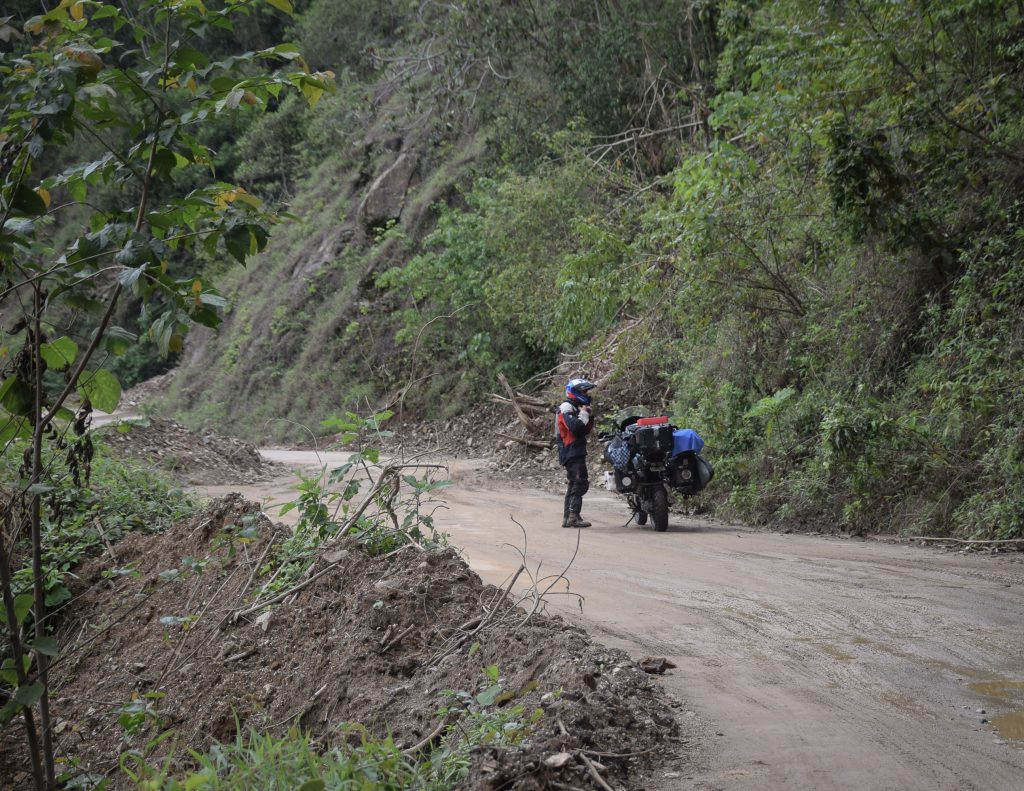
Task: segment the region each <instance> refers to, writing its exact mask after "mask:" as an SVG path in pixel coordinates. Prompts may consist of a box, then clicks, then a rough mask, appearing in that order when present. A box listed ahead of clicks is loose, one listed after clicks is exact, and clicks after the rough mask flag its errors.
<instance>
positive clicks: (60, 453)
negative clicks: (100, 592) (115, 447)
mask: <svg viewBox="0 0 1024 791" xmlns="http://www.w3.org/2000/svg"><path fill="white" fill-rule="evenodd" d="M269 5H270V6H272V7H273V8H275V9H278V10H279V11H280V10H283V11H290V10H291V8H292V4H291V3H290V2H286V1H285V0H270V1H269ZM254 8H255V5H254V4H253V3H249V2H239V1H238V0H226V2H224V3H216V4H211V5H210V6H209V7H207V5H206V4H204V3H202V2H198V0H195V1H191V0H189V1H186V2H178V1H177V0H173V1H172V0H145V2H140V3H135V4H132V7H131V8H130V9H129V8H127V7H123V6H116V5H111V4H107V3H102V2H92V0H61V2H60V3H58V4H56V5H55V6H54V7H53V8H47V7H46V5H45V4H43V5H42V7H41V8H40V9H38V10H39V13H36V14H35V15H33V16H29V14H30V13H31V10H30V9H29V6H28V4H26V3H21V2H19V3H17V4H16V5H15V7H14V9H13V10H14V12H15V13H16V14H17V15H18V17H19V18H18V20H17V23H16V24H12V23H13V22H15V16H14V15H9V16H5V17H3V18H2V19H0V41H2V42H3V43H4V46H3V50H2V59H0V76H2V77H3V81H2V88H0V108H2V111H3V112H2V114H0V118H2V121H0V263H2V270H0V271H2V273H3V280H2V282H0V289H2V290H0V315H2V317H3V319H4V322H5V324H6V327H5V329H6V330H7V333H6V337H7V340H6V341H5V342H4V344H3V345H2V346H0V458H2V460H3V465H4V467H5V468H7V469H8V470H10V469H15V468H16V469H17V471H18V476H17V484H15V485H14V486H13V487H12V488H11V489H10V490H9V491H5V493H4V503H3V506H2V511H0V515H2V531H0V591H2V598H3V610H2V611H3V623H4V629H3V632H2V638H3V660H4V678H3V692H4V698H5V704H4V706H3V708H2V710H0V722H2V723H3V724H5V725H6V724H7V722H9V721H10V720H11V719H12V718H13V717H14V716H16V715H18V714H20V715H21V718H22V719H23V721H24V727H25V734H26V739H27V743H28V747H29V751H30V754H31V760H32V775H33V782H34V785H35V787H36V788H38V789H42V788H52V787H54V786H55V784H56V782H57V779H56V768H55V761H54V745H53V738H52V722H51V718H50V713H49V694H48V690H49V678H48V670H47V669H48V666H49V659H50V658H51V657H52V656H54V655H55V654H56V645H55V643H54V641H53V638H52V637H51V636H50V633H49V622H48V609H49V608H50V607H52V606H53V605H54V604H56V603H58V602H59V601H60V600H61V598H62V597H63V596H65V592H64V591H63V590H62V584H61V577H62V575H63V573H65V572H66V571H67V569H68V568H69V566H70V564H71V563H73V562H74V561H75V560H76V559H77V557H78V556H79V555H80V552H81V551H84V549H85V548H86V546H87V544H88V539H87V538H85V537H83V536H82V535H81V534H82V525H81V524H80V523H79V522H78V521H77V520H78V518H79V517H80V515H82V514H86V515H88V514H89V511H90V507H89V502H88V497H89V496H90V495H89V494H88V490H87V488H85V487H87V486H88V483H89V480H90V473H91V462H92V458H93V452H94V448H93V443H92V439H91V432H90V431H89V421H90V415H91V413H92V410H93V409H94V408H95V409H99V410H101V411H104V412H113V411H114V410H115V409H116V407H117V405H118V403H119V401H120V397H121V381H120V380H119V379H118V377H117V375H116V374H115V373H114V372H113V370H112V369H113V368H114V367H115V366H113V365H112V364H111V361H112V359H114V358H117V357H120V356H122V355H125V354H126V353H128V352H129V351H131V350H133V349H134V351H135V359H134V360H131V361H130V362H129V361H128V359H127V358H126V360H125V361H124V364H123V365H122V366H121V367H120V370H121V372H122V373H126V372H128V373H130V374H139V373H141V371H143V370H144V369H145V367H146V366H145V363H146V358H147V357H149V354H148V353H147V352H145V351H142V352H141V353H140V347H141V344H140V341H139V333H138V332H135V331H133V329H132V326H134V327H135V328H136V329H138V330H141V331H142V332H144V333H145V335H146V337H147V338H148V340H149V341H150V342H151V346H150V348H151V349H153V350H156V351H158V352H159V353H160V354H162V355H164V356H167V355H169V354H173V353H178V352H180V351H181V349H182V343H183V338H184V335H185V333H186V332H187V330H188V328H189V327H190V326H191V325H192V324H193V323H195V324H201V325H204V326H207V327H215V326H217V324H218V323H219V322H220V316H219V313H218V310H219V308H221V307H223V306H224V304H225V303H224V299H223V297H222V296H221V294H220V293H219V292H218V291H217V290H216V289H215V288H214V287H213V286H212V285H211V283H210V282H209V279H208V276H207V272H206V271H205V270H206V266H205V264H206V262H209V261H214V260H216V261H225V260H227V259H229V258H230V259H234V260H235V261H236V262H238V263H240V264H244V263H245V262H246V259H248V258H250V257H251V256H253V255H255V254H256V253H258V252H259V251H260V250H262V249H263V248H264V247H265V246H266V243H267V239H268V235H269V228H270V226H271V225H272V224H274V223H275V222H276V221H277V219H278V218H277V217H276V216H275V215H274V214H272V213H270V212H268V211H266V210H265V209H264V208H263V204H262V201H261V200H260V199H258V198H257V197H255V196H254V195H252V194H250V193H249V192H247V191H246V190H244V189H242V188H240V187H236V186H234V185H232V184H230V183H227V182H225V181H223V180H222V179H221V178H219V177H218V174H217V167H218V165H220V166H222V167H223V166H226V165H227V164H229V163H230V162H231V161H232V156H231V155H230V151H229V150H224V151H221V152H218V151H216V150H214V149H213V148H211V146H210V145H209V144H208V143H209V138H210V137H211V136H212V137H213V138H217V137H219V138H220V139H221V140H225V139H226V138H227V137H228V136H229V135H230V130H231V129H232V122H231V120H229V119H231V118H232V117H235V116H238V115H241V114H251V113H254V112H255V111H256V108H265V107H267V106H269V105H270V104H272V103H274V104H276V103H277V102H278V101H279V100H280V99H281V98H282V97H283V96H285V95H286V94H287V93H288V92H289V91H290V90H291V89H295V90H296V91H297V92H301V93H302V95H303V96H304V97H305V98H306V100H307V102H308V103H309V104H310V105H315V104H316V102H317V101H318V99H319V98H320V96H321V95H323V94H324V92H325V91H327V90H329V89H330V88H331V86H332V81H331V77H330V75H329V74H321V73H311V72H310V70H309V68H308V66H306V65H305V64H304V63H302V61H301V57H300V55H299V52H298V51H297V50H296V49H295V48H294V47H293V46H290V45H283V44H282V45H268V46H262V47H259V48H257V49H253V50H250V51H245V50H244V48H239V47H237V46H231V42H230V37H231V36H232V31H233V29H234V28H233V20H235V19H238V18H246V17H248V16H251V15H252V13H253V10H254ZM273 13H277V12H273ZM235 44H237V42H235ZM197 47H204V48H205V50H206V51H205V52H204V51H202V50H200V49H198V48H197ZM239 49H241V50H242V51H238V50H239ZM293 63H295V64H297V65H296V68H297V70H296V71H292V72H290V73H289V72H279V71H276V70H273V68H274V67H275V66H280V65H287V64H293ZM226 148H228V147H226ZM222 154H223V155H225V156H222ZM205 171H209V173H207V172H205ZM211 268H215V267H211ZM126 309H127V310H129V311H132V312H134V311H136V310H137V311H138V312H140V314H141V315H140V318H139V319H138V320H136V321H133V322H132V323H131V325H130V326H122V325H120V324H119V323H118V320H119V318H118V317H119V316H120V315H122V314H123V313H124V311H125V310H126ZM72 408H74V410H75V411H72ZM26 444H27V448H26V447H25V445H26ZM23 449H24V453H19V451H21V450H23ZM15 454H18V455H15ZM60 458H63V462H62V463H58V462H57V460H58V459H60ZM68 486H71V487H74V489H80V490H81V493H80V494H78V495H75V494H71V495H68V494H66V490H67V487H68ZM144 489H145V487H142V490H140V494H141V493H142V492H143V491H144ZM55 492H56V493H57V494H55ZM108 499H109V501H110V502H109V503H104V504H103V506H102V507H101V510H102V508H107V507H110V508H116V505H117V503H116V500H117V499H118V498H117V497H116V496H114V495H113V494H111V495H109V496H108ZM111 513H113V512H111ZM102 515H103V516H106V515H107V514H102ZM95 516H96V515H95V514H93V517H94V518H95ZM66 517H73V518H72V519H71V520H70V521H68V522H67V523H66V522H65V518H66ZM112 522H113V523H112V524H111V530H112V531H113V532H115V533H116V532H120V531H121V529H122V526H121V525H119V524H117V520H116V519H113V520H112ZM89 529H92V528H91V526H90V527H89ZM101 529H103V528H97V531H99V530H101ZM26 546H27V548H26ZM23 558H27V561H26V563H24V564H22V562H21V561H22V559H23ZM22 565H26V566H27V568H28V571H27V572H24V573H23V574H22V576H21V577H19V576H18V575H17V574H16V572H17V570H18V568H19V567H21V566H22ZM26 582H27V583H29V587H30V591H22V590H21V589H20V587H19V586H20V585H23V584H25V583H26ZM29 601H30V602H31V612H32V618H31V619H28V607H27V606H26V604H25V603H26V602H29ZM29 627H31V630H30V628H29ZM37 715H38V727H37V722H36V716H37Z"/></svg>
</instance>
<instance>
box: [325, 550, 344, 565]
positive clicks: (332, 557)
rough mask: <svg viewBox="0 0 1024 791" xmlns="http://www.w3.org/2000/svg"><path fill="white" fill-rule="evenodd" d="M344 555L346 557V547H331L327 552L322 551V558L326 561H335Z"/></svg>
mask: <svg viewBox="0 0 1024 791" xmlns="http://www.w3.org/2000/svg"><path fill="white" fill-rule="evenodd" d="M346 557H348V550H347V549H332V550H331V551H329V552H324V560H325V561H327V562H328V563H337V562H338V561H340V560H342V559H343V558H346Z"/></svg>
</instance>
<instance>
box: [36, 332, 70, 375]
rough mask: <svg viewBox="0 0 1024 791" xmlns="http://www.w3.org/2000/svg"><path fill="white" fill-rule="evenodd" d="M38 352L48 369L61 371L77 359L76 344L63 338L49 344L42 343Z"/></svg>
mask: <svg viewBox="0 0 1024 791" xmlns="http://www.w3.org/2000/svg"><path fill="white" fill-rule="evenodd" d="M39 352H40V354H42V355H43V359H44V360H45V361H46V364H47V365H48V366H49V367H50V368H54V369H56V370H58V371H61V370H63V369H65V368H67V367H68V366H69V365H71V363H73V362H74V361H75V358H76V357H78V344H77V343H75V342H74V341H73V340H71V338H68V337H67V336H65V337H63V338H57V340H55V341H51V342H50V343H44V344H43V345H42V346H41V347H40V349H39Z"/></svg>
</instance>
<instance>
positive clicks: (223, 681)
mask: <svg viewBox="0 0 1024 791" xmlns="http://www.w3.org/2000/svg"><path fill="white" fill-rule="evenodd" d="M245 528H249V529H250V531H251V532H255V534H256V535H255V537H254V538H253V539H252V540H250V541H248V542H246V541H244V540H243V539H242V537H241V536H240V532H241V531H243V530H245ZM285 530H286V529H285V528H283V527H282V526H281V525H274V524H272V523H270V521H269V520H267V519H266V517H265V516H263V515H262V514H261V513H260V512H259V509H258V506H256V505H255V504H253V503H250V502H247V501H245V500H243V499H241V498H240V497H239V496H228V497H225V498H222V499H220V500H217V501H215V502H214V503H212V504H211V505H210V506H209V507H208V508H207V509H206V510H205V511H204V512H203V513H201V514H199V515H198V516H197V517H196V518H195V519H193V520H192V521H191V522H189V523H185V524H180V525H178V526H177V527H175V528H174V529H173V530H171V531H169V532H167V533H165V534H162V535H159V536H155V537H154V536H142V535H137V536H132V537H129V538H128V539H126V540H125V541H123V542H122V543H120V544H119V545H117V546H116V547H115V548H114V551H115V552H116V554H117V560H118V564H119V565H120V566H121V567H123V568H128V567H130V568H133V569H134V570H135V572H136V573H135V574H133V575H131V576H120V577H115V578H114V579H106V578H105V576H104V575H103V574H102V572H103V570H104V569H106V568H108V567H109V566H110V565H111V563H110V560H109V558H103V559H97V560H95V561H93V562H91V563H90V564H88V565H87V567H86V568H84V569H83V570H82V572H81V574H80V585H81V587H80V589H79V590H77V591H75V593H76V596H77V598H76V600H75V605H74V608H73V611H72V613H71V615H69V616H68V618H67V620H66V621H65V623H64V625H63V627H62V629H61V632H60V643H61V645H62V647H63V648H64V649H65V650H67V649H70V648H71V647H72V646H85V650H84V651H82V652H80V653H76V654H74V656H73V657H72V658H70V659H69V660H67V661H64V662H62V663H60V664H58V665H57V666H56V667H55V668H54V671H53V673H52V676H51V678H52V680H53V683H54V711H55V713H56V716H57V724H56V730H57V732H58V735H59V740H60V746H61V748H62V750H64V751H66V752H67V753H68V754H72V755H76V756H79V757H80V759H81V766H82V768H84V769H87V770H89V771H91V772H96V773H99V774H103V773H106V772H109V771H112V770H113V768H114V767H115V765H116V762H117V758H118V755H119V754H120V753H121V752H122V751H124V750H125V749H127V748H129V747H134V746H138V745H139V744H141V743H143V742H144V741H145V739H146V738H151V737H152V736H153V734H154V733H156V732H157V730H156V727H157V726H155V725H150V726H148V727H147V728H145V729H144V732H142V733H140V734H137V735H134V736H126V735H125V734H124V732H123V731H122V729H121V728H120V727H119V726H118V724H117V717H116V714H115V712H116V711H117V710H118V709H119V708H120V707H121V706H123V705H124V704H126V703H128V702H129V701H130V700H131V699H132V697H133V696H138V695H144V694H145V693H147V692H153V691H159V692H162V693H164V694H165V697H163V698H162V699H160V700H159V701H158V703H157V704H156V706H155V708H156V714H157V715H158V716H159V718H160V721H161V723H162V726H161V727H164V728H166V727H170V728H173V729H174V730H175V732H176V734H177V738H178V740H179V742H180V743H181V744H184V745H189V746H191V747H193V748H198V749H203V748H205V747H207V746H209V744H210V743H211V740H213V739H221V740H223V739H231V738H232V737H233V736H234V733H235V724H236V718H237V720H238V722H240V723H241V725H242V726H243V727H245V726H249V725H251V726H253V727H256V728H258V729H261V730H263V729H269V730H271V731H274V732H282V731H284V730H286V729H287V728H288V727H290V726H294V725H299V726H301V727H303V728H307V729H310V730H311V731H312V732H313V733H314V734H315V736H316V738H317V739H318V740H319V741H320V742H321V743H330V742H332V741H333V740H337V739H342V738H346V737H345V735H344V734H343V733H342V731H341V730H340V729H339V724H340V723H345V722H359V723H362V724H363V725H365V726H366V727H367V728H368V729H370V731H371V732H373V733H375V734H378V735H381V736H383V735H385V734H387V733H389V732H390V733H391V734H393V735H394V738H395V740H396V741H397V742H398V743H399V744H400V745H401V746H403V747H409V746H412V745H414V744H416V743H418V742H420V741H421V740H423V739H424V738H425V737H427V736H428V735H429V734H430V733H431V732H432V731H434V729H435V728H436V726H437V725H438V722H439V719H438V716H437V711H438V709H440V708H441V707H442V706H444V705H446V703H447V702H448V701H447V699H446V698H445V697H444V696H443V693H444V692H445V691H446V690H453V691H459V690H462V691H468V692H471V693H473V692H477V691H479V689H480V688H481V684H489V682H486V680H485V679H484V677H483V675H482V673H481V670H482V668H484V667H485V666H488V665H496V666H497V667H498V668H499V670H500V673H501V683H502V687H503V689H504V690H506V691H508V692H510V693H513V694H511V695H510V696H509V697H510V699H509V700H508V701H506V702H505V703H504V704H503V705H504V706H515V705H520V704H521V705H523V706H524V707H525V711H526V712H527V713H529V712H532V711H534V710H535V709H537V708H538V707H539V708H541V709H542V710H543V715H542V716H541V717H540V719H539V721H538V722H537V723H536V725H535V727H534V730H533V732H532V734H531V735H530V737H529V740H528V744H527V745H526V746H525V747H524V748H523V749H522V750H519V751H507V750H506V751H499V750H485V751H481V752H480V753H479V754H478V755H476V756H475V757H474V763H473V769H472V774H471V776H470V779H469V781H468V782H467V785H468V786H472V787H474V788H482V789H483V788H548V787H553V786H552V783H566V784H568V785H570V786H573V787H580V788H584V787H596V781H595V779H594V778H593V776H592V775H591V774H590V773H589V770H588V767H587V765H586V761H585V760H584V758H583V756H586V757H587V758H588V759H590V760H593V761H598V762H599V764H601V765H603V768H602V769H601V773H602V774H603V776H604V777H605V778H607V779H608V781H610V782H613V783H615V784H617V785H619V786H628V787H633V788H642V787H645V786H646V785H647V783H646V781H645V780H644V779H643V777H644V776H643V774H642V771H641V769H642V768H643V767H644V766H649V765H650V764H651V763H652V759H655V758H657V759H658V762H659V763H661V764H662V765H664V762H665V760H666V754H671V753H673V752H674V749H673V748H674V746H675V745H674V737H675V736H676V734H677V726H676V724H675V722H674V718H673V716H672V715H671V713H670V710H669V703H668V701H667V700H666V699H665V697H664V696H663V694H662V693H660V692H659V691H658V689H657V688H656V687H655V685H654V684H653V683H652V682H651V681H650V677H649V676H647V675H646V674H645V673H644V672H643V671H641V670H640V668H639V667H638V665H637V663H636V662H634V661H633V660H631V659H630V658H629V657H628V656H627V655H626V654H624V653H622V652H621V651H617V650H609V649H606V648H603V647H601V646H599V645H595V644H593V643H592V642H591V641H590V639H589V638H588V637H587V635H586V634H585V633H584V632H583V631H582V630H581V629H579V628H577V627H574V626H571V625H569V624H566V623H565V622H563V621H562V620H561V619H559V618H547V617H543V616H541V615H535V616H534V617H532V618H530V619H529V620H528V621H527V622H526V623H523V621H524V620H525V619H524V615H525V613H524V612H523V611H522V610H521V609H518V608H513V607H512V606H511V605H510V604H509V603H508V602H507V601H504V599H503V596H502V592H501V590H500V589H498V588H495V587H492V586H485V585H484V584H483V583H482V582H481V581H480V578H479V577H478V576H477V575H476V574H475V573H474V572H473V571H471V570H470V569H469V568H468V566H467V565H466V564H465V563H464V562H463V561H462V560H461V559H460V558H459V557H458V555H457V554H456V553H455V552H454V551H445V552H441V553H433V554H427V553H423V552H421V551H419V550H416V549H406V550H403V551H399V552H397V553H395V554H393V555H392V556H390V557H384V558H371V557H368V556H367V555H366V554H365V553H364V552H363V551H362V550H361V549H360V547H359V546H358V545H357V544H355V543H354V542H352V541H350V540H343V541H340V542H337V543H335V544H334V545H332V546H330V547H329V548H325V549H324V551H323V552H322V554H321V557H320V558H319V559H318V561H317V563H316V565H315V566H314V569H313V572H314V573H316V572H320V571H327V573H325V574H324V575H323V576H322V577H319V578H318V579H316V580H315V581H313V582H312V583H311V584H309V585H308V586H307V587H305V588H304V589H302V590H301V591H299V592H297V593H296V594H294V595H291V596H289V597H287V598H286V599H285V600H284V602H283V603H282V604H280V605H279V606H278V607H276V608H275V609H274V610H273V611H272V613H271V615H270V616H269V618H268V617H262V618H261V617H258V616H257V615H256V614H248V615H243V616H241V617H238V618H235V617H234V614H235V613H237V612H238V611H239V610H243V609H244V608H245V607H246V606H247V604H248V603H249V601H250V599H249V598H248V596H249V594H251V593H252V592H253V590H254V587H258V583H254V582H253V577H254V572H255V570H256V568H257V567H258V566H259V563H260V560H261V558H262V556H263V553H264V552H265V551H266V550H267V547H268V545H269V543H270V542H272V541H275V542H276V541H280V540H282V539H283V536H284V534H285ZM331 564H333V565H331ZM328 569H329V570H328ZM479 624H482V626H480V628H479V631H477V632H476V633H474V634H470V633H471V632H473V631H474V630H475V629H476V628H477V625H479ZM476 644H478V645H476ZM18 735H19V734H18V733H17V732H16V730H15V729H10V728H9V729H8V730H7V732H6V734H5V737H4V744H3V748H4V749H3V754H2V756H0V777H5V778H12V779H13V782H14V785H13V786H8V787H17V784H18V778H21V779H22V780H24V779H26V776H25V775H24V774H22V772H23V771H24V756H23V755H21V754H20V753H19V752H18V749H17V747H18V742H17V736H18ZM560 752H568V753H570V756H571V757H570V758H569V760H568V762H567V763H565V764H564V765H563V766H561V767H553V766H548V765H546V764H545V763H544V759H545V758H548V757H550V756H552V755H554V754H557V753H560ZM616 756H621V757H616Z"/></svg>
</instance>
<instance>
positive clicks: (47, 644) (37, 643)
mask: <svg viewBox="0 0 1024 791" xmlns="http://www.w3.org/2000/svg"><path fill="white" fill-rule="evenodd" d="M30 647H31V648H32V650H33V651H38V652H39V653H40V654H45V655H46V656H58V655H59V654H60V646H58V645H57V641H56V640H54V639H53V638H52V637H40V638H38V639H36V640H33V641H32V643H31V646H30Z"/></svg>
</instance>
